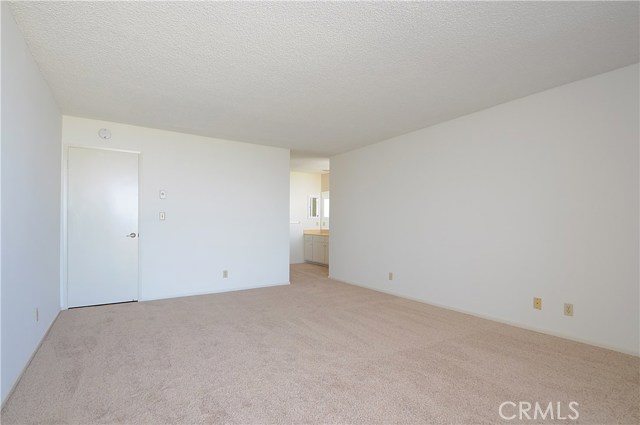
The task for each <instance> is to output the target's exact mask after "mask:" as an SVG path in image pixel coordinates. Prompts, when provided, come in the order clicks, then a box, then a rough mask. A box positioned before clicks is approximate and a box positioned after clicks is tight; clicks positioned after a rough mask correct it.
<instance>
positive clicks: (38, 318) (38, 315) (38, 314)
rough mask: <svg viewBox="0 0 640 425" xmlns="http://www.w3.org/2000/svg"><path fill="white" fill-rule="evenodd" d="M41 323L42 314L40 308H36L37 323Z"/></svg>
mask: <svg viewBox="0 0 640 425" xmlns="http://www.w3.org/2000/svg"><path fill="white" fill-rule="evenodd" d="M39 321H40V313H39V312H38V307H36V322H39Z"/></svg>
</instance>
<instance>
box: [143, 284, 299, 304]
mask: <svg viewBox="0 0 640 425" xmlns="http://www.w3.org/2000/svg"><path fill="white" fill-rule="evenodd" d="M290 284H291V283H290V282H281V283H269V284H266V285H247V286H240V287H237V288H222V289H216V290H213V291H207V292H187V293H184V294H176V295H170V296H167V297H155V298H142V297H141V298H140V299H139V300H138V301H156V300H170V299H173V298H185V297H197V296H198V295H211V294H222V293H225V292H236V291H247V290H249V289H260V288H271V287H274V286H284V285H290Z"/></svg>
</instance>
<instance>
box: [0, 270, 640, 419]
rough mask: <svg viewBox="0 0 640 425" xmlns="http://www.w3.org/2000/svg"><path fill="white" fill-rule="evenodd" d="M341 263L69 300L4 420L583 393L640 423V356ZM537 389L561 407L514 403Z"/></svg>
mask: <svg viewBox="0 0 640 425" xmlns="http://www.w3.org/2000/svg"><path fill="white" fill-rule="evenodd" d="M326 274H327V269H326V268H323V267H318V266H313V265H296V266H293V267H292V271H291V282H292V284H291V285H288V286H281V287H272V288H264V289H255V290H248V291H241V292H233V293H224V294H215V295H205V296H197V297H189V298H178V299H171V300H162V301H150V302H142V303H131V304H120V305H110V306H101V307H90V308H83V309H75V310H67V311H63V312H61V313H60V316H59V318H58V320H57V321H56V323H55V324H54V326H53V327H52V329H51V332H50V333H49V335H48V336H47V338H46V339H45V340H44V342H43V344H42V346H41V348H40V350H39V351H38V353H37V354H36V356H35V357H34V359H33V361H32V363H31V365H30V366H29V367H28V369H27V371H26V373H25V374H24V376H23V378H22V380H21V381H20V383H19V384H18V386H17V387H16V390H15V392H14V393H13V395H12V396H11V398H10V399H9V400H8V402H7V404H6V406H5V408H4V409H3V411H2V417H1V419H2V424H25V423H78V424H93V423H130V424H159V423H179V424H194V423H216V424H218V423H220V424H222V423H243V424H262V423H269V424H272V423H358V424H378V423H420V424H425V423H429V424H442V423H456V424H467V423H468V424H478V423H499V422H503V423H541V422H549V423H571V422H573V421H571V420H570V419H569V415H571V414H574V412H573V411H572V410H570V409H569V402H571V401H575V402H577V403H579V404H578V405H577V406H576V405H573V407H574V408H576V410H577V411H578V414H579V418H578V420H577V422H579V423H599V424H612V423H629V424H638V422H640V414H639V405H640V386H639V379H640V377H639V373H640V360H639V359H638V358H637V357H633V356H628V355H624V354H620V353H616V352H613V351H608V350H604V349H599V348H595V347H592V346H589V345H584V344H579V343H575V342H571V341H567V340H563V339H560V338H555V337H551V336H547V335H542V334H539V333H535V332H530V331H526V330H522V329H518V328H514V327H511V326H506V325H502V324H499V323H495V322H491V321H488V320H482V319H478V318H475V317H471V316H467V315H464V314H460V313H455V312H452V311H448V310H444V309H441V308H436V307H432V306H429V305H425V304H421V303H417V302H413V301H408V300H404V299H401V298H396V297H393V296H389V295H385V294H381V293H377V292H374V291H369V290H366V289H362V288H359V287H355V286H351V285H346V284H342V283H339V282H335V281H332V280H329V279H328V278H327V277H326ZM521 401H522V402H525V403H527V402H528V403H532V404H533V405H534V406H535V403H536V402H538V403H539V404H540V405H541V407H542V408H543V410H546V409H547V408H548V405H549V402H552V403H553V404H552V408H553V412H552V413H553V414H554V420H550V416H549V413H550V412H548V411H547V412H546V413H547V414H546V418H547V420H546V421H540V420H537V421H535V420H526V417H523V420H522V421H521V420H519V418H518V417H517V416H516V418H515V419H513V420H509V421H507V420H502V419H501V418H500V415H499V406H500V404H501V403H503V402H513V403H514V404H506V405H505V406H504V409H503V414H504V415H505V416H507V417H511V416H513V415H514V414H515V415H517V414H518V410H517V407H514V405H516V406H517V404H518V403H519V402H521ZM558 403H559V405H558ZM523 406H525V407H526V404H525V405H523ZM558 406H559V407H560V411H558ZM533 414H534V408H532V409H531V410H530V411H529V415H530V416H531V417H533ZM558 414H559V415H560V419H559V418H558ZM541 417H542V416H540V415H538V418H539V419H540V418H541ZM562 417H565V418H567V419H562Z"/></svg>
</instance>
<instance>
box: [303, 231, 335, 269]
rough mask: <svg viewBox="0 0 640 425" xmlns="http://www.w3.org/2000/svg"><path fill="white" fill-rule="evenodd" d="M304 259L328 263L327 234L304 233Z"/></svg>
mask: <svg viewBox="0 0 640 425" xmlns="http://www.w3.org/2000/svg"><path fill="white" fill-rule="evenodd" d="M304 261H308V262H311V263H318V264H329V236H328V235H304Z"/></svg>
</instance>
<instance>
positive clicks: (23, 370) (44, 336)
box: [1, 310, 62, 409]
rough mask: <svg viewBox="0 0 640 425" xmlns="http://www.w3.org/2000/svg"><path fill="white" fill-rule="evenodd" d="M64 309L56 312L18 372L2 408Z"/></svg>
mask: <svg viewBox="0 0 640 425" xmlns="http://www.w3.org/2000/svg"><path fill="white" fill-rule="evenodd" d="M61 311H62V310H59V311H58V313H57V314H56V317H54V318H53V320H52V321H51V323H50V324H49V327H48V328H47V331H46V332H45V333H44V335H43V336H42V338H41V339H40V342H39V343H38V345H37V346H36V349H35V350H33V353H31V357H29V361H28V362H27V364H25V365H24V367H23V368H22V370H21V371H20V373H19V374H18V378H17V379H16V380H15V382H14V383H13V385H12V386H11V389H10V390H9V392H8V393H7V396H6V397H5V398H4V400H2V407H1V408H2V409H4V405H5V404H6V403H7V401H8V400H9V399H10V398H11V395H12V394H13V392H14V391H15V389H16V387H17V386H18V384H19V383H20V381H21V380H22V376H23V375H24V372H25V371H26V370H27V368H28V367H29V365H30V364H31V361H32V360H33V358H34V357H35V356H36V353H37V352H38V350H39V349H40V347H41V346H42V343H43V342H44V340H45V339H46V338H47V336H48V335H49V332H51V328H53V324H54V323H56V320H58V317H59V316H60V312H61Z"/></svg>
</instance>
